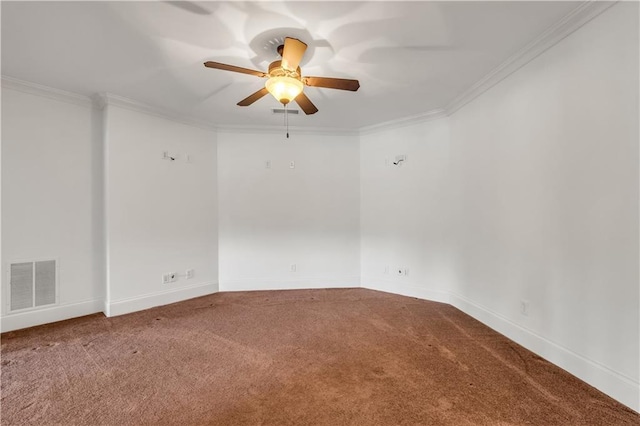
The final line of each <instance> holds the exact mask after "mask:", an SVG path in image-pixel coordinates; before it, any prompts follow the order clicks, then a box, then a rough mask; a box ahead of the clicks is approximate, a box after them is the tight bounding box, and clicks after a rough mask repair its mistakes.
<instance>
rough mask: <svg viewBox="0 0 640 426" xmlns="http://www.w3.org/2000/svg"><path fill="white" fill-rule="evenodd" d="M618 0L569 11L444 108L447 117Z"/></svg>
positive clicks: (593, 0) (596, 1)
mask: <svg viewBox="0 0 640 426" xmlns="http://www.w3.org/2000/svg"><path fill="white" fill-rule="evenodd" d="M617 2H618V0H612V1H609V0H588V1H585V2H583V3H581V4H580V5H579V6H578V7H576V8H575V9H573V10H572V11H571V12H570V13H569V14H567V15H565V17H564V18H562V19H560V20H559V21H558V22H556V23H555V24H554V25H552V26H551V27H549V28H548V29H547V30H546V31H544V32H543V33H542V34H540V35H539V36H538V37H536V38H535V39H534V40H532V41H531V42H529V43H528V44H526V45H525V46H524V47H523V48H522V49H520V50H519V51H518V52H516V53H515V54H514V55H512V56H511V57H510V58H509V59H507V60H506V61H504V62H503V63H502V64H500V65H499V66H497V67H496V68H494V69H493V70H492V71H490V72H489V74H487V75H486V76H484V77H483V78H481V79H480V80H479V81H478V82H476V83H475V84H474V85H473V86H471V87H470V88H469V89H467V90H466V91H464V92H463V93H462V94H461V95H460V96H458V97H457V98H455V99H454V100H453V101H451V102H450V103H449V104H448V105H447V106H446V107H445V111H446V113H447V115H451V114H453V113H454V112H456V111H457V110H459V109H460V108H462V107H463V106H464V105H466V104H468V103H469V102H471V101H472V100H474V99H475V98H477V97H478V96H480V95H481V94H483V93H484V92H486V91H487V90H489V89H490V88H491V87H493V86H495V85H496V84H498V83H499V82H500V81H502V80H504V79H505V78H507V77H508V76H509V75H511V74H513V73H514V72H516V71H517V70H519V69H520V68H521V67H523V66H524V65H526V64H527V63H529V62H530V61H532V60H533V59H535V58H536V57H538V56H540V55H541V54H542V53H543V52H545V51H546V50H548V49H549V48H551V47H553V46H554V45H556V44H558V43H559V42H560V41H561V40H563V39H564V38H565V37H567V36H568V35H570V34H571V33H573V32H574V31H576V30H577V29H579V28H580V27H582V26H583V25H584V24H586V23H587V22H589V21H591V20H592V19H593V18H595V17H596V16H598V15H600V14H601V13H602V12H604V11H605V10H607V9H608V8H610V7H611V6H613V5H614V4H616V3H617Z"/></svg>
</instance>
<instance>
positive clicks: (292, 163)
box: [289, 161, 296, 169]
mask: <svg viewBox="0 0 640 426" xmlns="http://www.w3.org/2000/svg"><path fill="white" fill-rule="evenodd" d="M289 168H290V169H295V168H296V162H295V161H289Z"/></svg>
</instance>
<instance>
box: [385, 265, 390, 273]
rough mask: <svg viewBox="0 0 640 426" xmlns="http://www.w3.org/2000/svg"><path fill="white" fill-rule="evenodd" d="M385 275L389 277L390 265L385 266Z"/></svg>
mask: <svg viewBox="0 0 640 426" xmlns="http://www.w3.org/2000/svg"><path fill="white" fill-rule="evenodd" d="M384 274H385V275H389V265H385V267H384Z"/></svg>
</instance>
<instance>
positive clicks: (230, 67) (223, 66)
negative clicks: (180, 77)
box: [204, 61, 267, 77]
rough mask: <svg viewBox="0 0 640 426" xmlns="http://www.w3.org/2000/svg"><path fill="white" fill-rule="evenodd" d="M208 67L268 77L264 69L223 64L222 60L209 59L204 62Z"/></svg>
mask: <svg viewBox="0 0 640 426" xmlns="http://www.w3.org/2000/svg"><path fill="white" fill-rule="evenodd" d="M204 66H205V67H207V68H215V69H218V70H224V71H233V72H240V73H242V74H249V75H255V76H256V77H266V76H267V74H266V73H263V72H262V71H256V70H250V69H249V68H242V67H236V66H235V65H228V64H221V63H220V62H212V61H207V62H205V63H204Z"/></svg>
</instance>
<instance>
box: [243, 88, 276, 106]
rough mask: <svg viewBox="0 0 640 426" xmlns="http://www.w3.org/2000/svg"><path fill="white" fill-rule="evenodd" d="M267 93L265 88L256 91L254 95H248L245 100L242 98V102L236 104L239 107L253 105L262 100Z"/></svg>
mask: <svg viewBox="0 0 640 426" xmlns="http://www.w3.org/2000/svg"><path fill="white" fill-rule="evenodd" d="M267 93H269V91H268V90H267V88H266V87H263V88H262V89H260V90H258V91H257V92H255V93H254V94H252V95H249V96H247V97H246V98H244V99H243V100H241V101H240V102H238V105H240V106H249V105H251V104H252V103H254V102H255V101H257V100H258V99H260V98H262V97H263V96H264V95H266V94H267Z"/></svg>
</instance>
